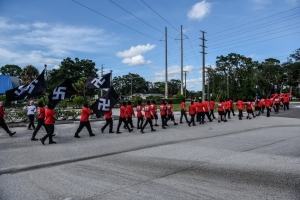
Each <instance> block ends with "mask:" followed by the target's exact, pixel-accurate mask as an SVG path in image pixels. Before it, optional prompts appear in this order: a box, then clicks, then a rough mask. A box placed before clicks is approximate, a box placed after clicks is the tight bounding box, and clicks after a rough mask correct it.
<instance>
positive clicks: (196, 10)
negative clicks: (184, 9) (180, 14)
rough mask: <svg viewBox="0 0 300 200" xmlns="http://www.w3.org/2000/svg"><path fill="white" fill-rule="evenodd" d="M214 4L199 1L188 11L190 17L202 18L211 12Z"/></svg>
mask: <svg viewBox="0 0 300 200" xmlns="http://www.w3.org/2000/svg"><path fill="white" fill-rule="evenodd" d="M211 6H212V4H211V3H208V2H206V1H205V0H204V1H201V2H198V3H196V4H195V5H193V7H192V9H191V10H190V11H189V13H188V15H187V16H188V18H189V19H195V20H199V21H200V20H202V19H203V18H204V17H205V16H207V15H208V14H209V13H210V9H211Z"/></svg>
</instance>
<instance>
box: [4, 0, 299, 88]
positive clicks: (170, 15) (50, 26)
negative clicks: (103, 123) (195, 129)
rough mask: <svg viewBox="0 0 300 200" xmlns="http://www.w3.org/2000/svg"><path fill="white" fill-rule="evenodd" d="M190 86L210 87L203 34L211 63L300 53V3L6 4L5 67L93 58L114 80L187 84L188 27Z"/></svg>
mask: <svg viewBox="0 0 300 200" xmlns="http://www.w3.org/2000/svg"><path fill="white" fill-rule="evenodd" d="M181 25H182V28H183V32H184V40H183V49H184V50H183V54H184V58H183V67H184V70H185V71H188V74H187V88H188V89H189V90H195V91H199V90H201V88H202V55H201V54H200V53H199V52H200V51H202V49H201V47H200V46H199V45H200V44H201V40H200V39H199V38H201V36H202V35H201V32H200V30H203V31H205V32H207V33H206V34H205V37H206V39H207V42H206V46H207V48H206V52H207V53H208V54H206V62H205V63H206V66H209V65H211V66H215V62H216V57H217V56H220V55H224V56H226V55H228V54H229V53H232V52H233V53H239V54H242V55H245V56H246V57H252V58H253V60H257V61H263V60H264V59H266V58H270V57H273V58H276V59H278V60H280V61H281V62H284V61H286V58H287V57H288V55H289V54H291V53H292V52H293V51H294V50H296V49H298V48H300V0H205V1H197V0H111V1H110V0H76V1H75V0H74V1H72V0H43V1H41V0H40V1H38V0H13V1H12V0H0V66H4V65H5V64H17V65H19V66H20V67H21V68H23V67H25V66H26V65H29V64H32V65H34V66H35V67H37V68H38V69H39V70H40V71H42V70H43V68H44V64H47V65H48V69H53V68H58V67H59V65H60V62H61V61H62V60H63V59H64V58H67V57H71V58H72V59H74V58H75V57H78V58H79V59H90V60H93V61H94V62H95V63H96V67H97V68H98V69H100V68H101V65H102V64H104V68H105V69H104V70H105V72H104V73H108V72H109V70H113V76H122V75H125V74H128V73H129V72H130V73H137V74H140V75H141V76H143V77H144V78H145V79H146V80H148V81H151V82H155V81H164V74H165V73H164V70H165V42H164V40H165V27H167V29H168V39H167V40H168V72H169V73H168V76H169V80H170V79H172V78H174V79H180V66H181V60H180V26H181Z"/></svg>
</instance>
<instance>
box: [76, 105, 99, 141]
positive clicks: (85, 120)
mask: <svg viewBox="0 0 300 200" xmlns="http://www.w3.org/2000/svg"><path fill="white" fill-rule="evenodd" d="M92 114H93V111H92V110H90V109H89V105H88V104H87V103H85V104H84V105H83V108H82V110H81V118H80V123H79V127H78V129H77V131H76V133H75V135H74V137H75V138H80V136H79V133H80V131H81V130H82V129H83V127H86V128H87V130H88V132H89V134H90V137H92V136H95V134H93V131H92V128H91V124H90V121H89V117H90V115H92Z"/></svg>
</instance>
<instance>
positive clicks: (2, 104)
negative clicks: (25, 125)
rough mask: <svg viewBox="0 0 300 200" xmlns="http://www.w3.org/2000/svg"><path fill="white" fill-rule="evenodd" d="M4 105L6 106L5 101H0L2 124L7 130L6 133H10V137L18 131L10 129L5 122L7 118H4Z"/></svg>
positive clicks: (0, 124) (0, 119)
mask: <svg viewBox="0 0 300 200" xmlns="http://www.w3.org/2000/svg"><path fill="white" fill-rule="evenodd" d="M3 106H4V103H3V101H0V126H1V127H2V128H3V129H4V130H5V131H6V133H8V135H9V136H10V137H12V136H13V135H14V134H16V132H11V131H10V130H9V128H8V127H7V125H6V123H5V120H4V115H5V113H4V108H3Z"/></svg>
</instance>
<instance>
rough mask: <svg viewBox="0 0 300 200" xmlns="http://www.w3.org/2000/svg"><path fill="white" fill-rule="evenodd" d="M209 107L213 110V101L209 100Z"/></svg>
mask: <svg viewBox="0 0 300 200" xmlns="http://www.w3.org/2000/svg"><path fill="white" fill-rule="evenodd" d="M209 108H210V109H211V110H214V109H215V102H214V101H210V102H209Z"/></svg>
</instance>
